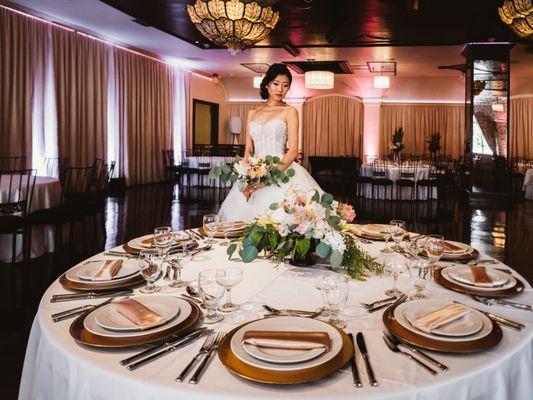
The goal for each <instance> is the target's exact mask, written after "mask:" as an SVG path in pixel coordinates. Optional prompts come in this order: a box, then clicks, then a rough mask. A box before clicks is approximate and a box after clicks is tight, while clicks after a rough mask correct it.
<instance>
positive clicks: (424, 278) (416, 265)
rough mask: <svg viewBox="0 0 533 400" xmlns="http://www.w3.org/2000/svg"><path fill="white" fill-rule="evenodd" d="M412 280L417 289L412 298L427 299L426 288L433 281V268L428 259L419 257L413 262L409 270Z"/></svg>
mask: <svg viewBox="0 0 533 400" xmlns="http://www.w3.org/2000/svg"><path fill="white" fill-rule="evenodd" d="M409 273H410V274H411V281H412V282H413V286H414V287H415V289H416V293H415V294H414V295H413V296H411V298H412V299H427V296H426V295H425V293H424V292H425V290H426V286H427V284H428V282H430V281H431V268H430V265H429V263H428V262H427V261H426V260H422V259H417V260H414V261H413V262H412V263H411V268H410V270H409Z"/></svg>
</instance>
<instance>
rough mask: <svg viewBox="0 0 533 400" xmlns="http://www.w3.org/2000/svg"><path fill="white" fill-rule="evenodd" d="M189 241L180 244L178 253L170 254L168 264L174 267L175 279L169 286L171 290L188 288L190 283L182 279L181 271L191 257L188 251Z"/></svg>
mask: <svg viewBox="0 0 533 400" xmlns="http://www.w3.org/2000/svg"><path fill="white" fill-rule="evenodd" d="M187 243H188V242H187V240H182V241H181V242H180V247H181V248H179V249H177V251H175V252H172V253H169V254H168V256H167V262H168V263H169V264H170V266H171V267H172V270H173V271H174V277H173V279H172V281H170V283H169V284H168V286H170V287H171V288H180V287H183V286H187V285H188V284H189V283H188V282H186V281H184V280H182V279H181V270H182V269H183V264H184V262H185V260H186V259H187V257H189V253H190V252H189V250H188V249H187Z"/></svg>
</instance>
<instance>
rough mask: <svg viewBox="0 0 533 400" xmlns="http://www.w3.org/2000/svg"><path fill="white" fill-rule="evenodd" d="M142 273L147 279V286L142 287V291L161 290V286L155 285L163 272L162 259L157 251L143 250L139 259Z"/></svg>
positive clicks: (152, 291) (153, 291)
mask: <svg viewBox="0 0 533 400" xmlns="http://www.w3.org/2000/svg"><path fill="white" fill-rule="evenodd" d="M137 263H138V265H139V269H140V270H141V275H142V276H143V278H144V279H145V280H146V283H147V284H146V286H145V287H143V288H141V292H142V293H155V292H159V291H160V290H161V288H160V287H159V286H155V285H154V282H155V281H156V279H157V277H158V276H159V272H161V259H160V258H159V255H158V254H157V253H156V252H155V251H150V250H141V251H140V252H139V259H138V261H137Z"/></svg>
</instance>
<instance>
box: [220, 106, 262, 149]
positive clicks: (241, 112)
mask: <svg viewBox="0 0 533 400" xmlns="http://www.w3.org/2000/svg"><path fill="white" fill-rule="evenodd" d="M264 105H265V103H261V102H257V103H228V104H227V108H226V110H227V112H226V114H227V115H226V118H225V119H224V124H223V126H224V129H223V130H222V132H220V134H219V135H218V140H219V143H228V144H233V135H232V134H231V133H230V131H229V120H230V119H231V117H240V118H241V121H242V132H241V134H240V135H239V137H238V139H239V144H245V143H246V135H247V133H248V125H247V124H246V121H247V120H248V112H249V111H250V110H253V109H255V108H258V107H261V106H264Z"/></svg>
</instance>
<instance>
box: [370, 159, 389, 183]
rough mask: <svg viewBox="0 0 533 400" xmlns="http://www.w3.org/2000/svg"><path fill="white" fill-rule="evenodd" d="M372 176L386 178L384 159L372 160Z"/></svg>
mask: <svg viewBox="0 0 533 400" xmlns="http://www.w3.org/2000/svg"><path fill="white" fill-rule="evenodd" d="M372 177H374V178H386V177H387V164H386V161H385V160H379V159H375V160H374V161H373V162H372Z"/></svg>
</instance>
